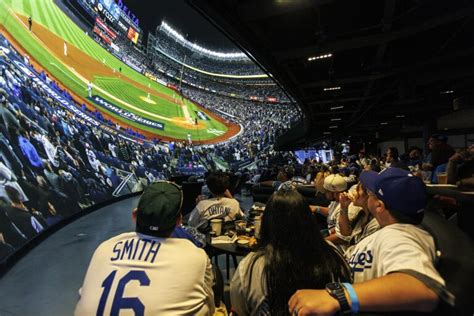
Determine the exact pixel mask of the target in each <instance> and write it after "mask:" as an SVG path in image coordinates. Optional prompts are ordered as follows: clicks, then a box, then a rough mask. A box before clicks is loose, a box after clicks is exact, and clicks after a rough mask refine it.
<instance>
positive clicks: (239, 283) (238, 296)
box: [230, 252, 268, 316]
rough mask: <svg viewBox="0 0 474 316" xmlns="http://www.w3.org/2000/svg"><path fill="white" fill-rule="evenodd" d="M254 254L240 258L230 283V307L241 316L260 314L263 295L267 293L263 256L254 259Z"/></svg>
mask: <svg viewBox="0 0 474 316" xmlns="http://www.w3.org/2000/svg"><path fill="white" fill-rule="evenodd" d="M255 256H256V253H254V252H252V253H249V254H248V255H247V256H246V257H245V258H244V259H242V261H241V262H240V263H239V265H238V266H237V269H236V270H235V274H234V277H233V278H232V282H231V283H230V300H231V303H232V308H233V310H234V311H235V312H237V314H238V315H241V316H245V315H252V316H253V315H260V312H262V309H265V307H264V305H265V297H266V296H267V295H268V293H267V290H266V289H265V286H264V284H265V282H264V278H265V275H264V274H263V270H264V267H265V257H264V256H261V257H259V258H258V259H255ZM252 263H253V267H251V264H252ZM251 268H253V269H251Z"/></svg>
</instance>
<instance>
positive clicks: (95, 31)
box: [92, 26, 112, 45]
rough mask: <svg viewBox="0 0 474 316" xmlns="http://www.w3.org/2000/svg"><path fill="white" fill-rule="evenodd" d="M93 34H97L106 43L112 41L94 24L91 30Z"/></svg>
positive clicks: (108, 43)
mask: <svg viewBox="0 0 474 316" xmlns="http://www.w3.org/2000/svg"><path fill="white" fill-rule="evenodd" d="M92 31H93V32H94V33H95V34H97V35H98V36H99V37H100V38H101V39H102V40H103V41H104V42H105V43H106V44H107V45H110V44H111V43H112V40H111V39H110V38H109V37H108V36H107V35H105V33H104V32H102V31H101V29H99V28H98V27H97V26H94V29H93V30H92Z"/></svg>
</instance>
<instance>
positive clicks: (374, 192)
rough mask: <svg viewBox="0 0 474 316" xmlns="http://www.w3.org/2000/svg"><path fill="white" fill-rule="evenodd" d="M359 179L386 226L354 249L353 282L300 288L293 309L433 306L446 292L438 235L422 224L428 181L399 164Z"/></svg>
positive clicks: (300, 311)
mask: <svg viewBox="0 0 474 316" xmlns="http://www.w3.org/2000/svg"><path fill="white" fill-rule="evenodd" d="M360 181H361V182H362V184H363V185H364V186H365V187H366V188H367V190H368V192H369V199H368V207H369V211H370V212H371V214H372V215H373V216H374V217H375V218H376V219H377V221H378V222H379V224H380V226H381V229H380V230H379V231H377V232H375V233H373V234H372V235H370V236H368V237H366V238H365V239H363V240H362V241H360V242H359V243H358V244H357V245H356V247H355V249H354V251H353V252H352V255H351V257H350V259H349V265H350V266H351V269H352V273H353V276H354V285H353V286H352V285H351V284H348V283H344V284H340V283H335V284H332V283H330V284H328V285H327V286H326V291H325V290H319V291H315V290H299V291H297V292H296V293H295V294H294V295H293V296H292V297H291V298H290V300H289V302H288V306H289V310H290V312H291V313H292V314H293V315H322V314H324V315H332V314H335V313H337V312H338V311H340V312H341V313H343V314H345V313H351V312H352V313H357V312H359V310H360V311H372V312H376V311H383V312H388V311H399V312H400V311H421V312H430V311H433V310H434V309H435V308H436V307H437V304H438V302H439V298H440V297H446V293H447V291H446V289H445V282H444V280H443V278H442V277H441V276H440V275H439V273H438V271H437V270H436V269H435V267H434V261H435V259H436V251H435V245H434V241H433V237H432V236H431V235H430V234H429V233H427V232H426V231H424V230H422V229H421V228H419V227H418V226H417V225H418V224H420V223H421V220H422V219H423V215H424V208H425V206H426V188H425V185H424V183H423V181H422V180H421V179H420V178H418V177H414V176H412V175H411V174H410V173H409V172H408V171H405V170H402V169H399V168H387V169H385V170H384V171H382V172H380V173H376V172H374V171H364V172H362V174H361V176H360Z"/></svg>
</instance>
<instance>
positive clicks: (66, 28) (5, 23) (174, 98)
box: [0, 0, 239, 143]
mask: <svg viewBox="0 0 474 316" xmlns="http://www.w3.org/2000/svg"><path fill="white" fill-rule="evenodd" d="M28 16H31V17H32V19H33V26H32V31H31V32H30V31H29V30H28V22H27V18H28ZM0 31H1V32H2V33H3V34H4V35H5V36H6V37H7V38H8V39H10V40H12V42H13V44H14V46H17V47H16V48H18V49H20V50H21V51H23V52H25V53H26V54H28V55H29V56H30V58H31V59H32V61H34V62H35V63H37V64H38V65H39V66H40V67H41V68H42V69H44V70H45V71H46V73H48V74H49V75H50V76H51V77H53V78H54V79H56V80H58V81H59V82H60V83H61V84H62V85H63V86H65V87H66V88H67V89H68V91H70V92H72V94H73V95H74V96H75V97H76V98H78V99H79V100H78V101H79V102H86V103H87V104H88V105H89V106H91V107H93V108H96V109H98V110H100V111H101V112H102V113H103V114H104V115H105V117H107V118H110V119H112V120H113V121H115V122H119V123H121V124H122V125H123V126H128V127H132V128H133V129H135V130H139V131H140V132H141V133H143V134H145V135H146V136H148V137H160V138H165V139H186V140H187V139H188V134H191V137H192V140H193V142H201V143H213V142H218V141H223V140H225V139H228V138H229V137H231V136H233V135H235V134H236V133H238V131H239V127H238V126H236V125H234V124H231V123H228V122H226V121H225V120H223V119H222V118H220V117H218V116H216V115H215V114H213V113H209V112H208V111H206V110H204V109H203V108H201V107H200V106H198V105H196V104H194V103H193V102H191V101H189V100H187V99H185V98H182V97H181V96H180V95H179V94H178V93H177V92H175V91H174V90H173V89H171V88H168V87H166V86H164V85H162V84H160V83H158V82H156V81H154V80H152V79H150V78H148V77H146V76H144V75H142V74H140V73H139V72H137V71H135V70H134V69H132V68H130V67H129V66H127V65H126V64H125V63H123V62H122V61H120V60H119V59H117V58H116V57H114V56H113V55H112V54H110V53H109V52H108V51H107V50H105V49H103V48H102V47H101V46H100V45H99V44H97V43H96V42H95V41H94V40H93V39H92V38H91V37H90V36H89V35H88V34H86V33H85V32H84V31H82V30H81V29H80V28H79V27H78V26H77V25H76V24H75V23H74V22H73V21H72V20H70V19H69V17H68V16H66V15H65V14H64V13H63V12H62V11H61V10H60V9H59V8H58V7H57V6H56V5H55V4H54V2H53V0H0ZM89 33H90V32H89ZM119 70H120V71H119ZM89 82H91V83H92V94H93V96H94V98H92V99H90V98H88V90H87V86H88V83H89ZM98 99H100V100H102V102H98V101H97V100H98ZM104 102H105V103H107V104H110V105H112V107H113V109H120V110H121V111H123V112H130V113H133V114H134V115H135V117H140V118H142V119H145V120H132V119H129V118H126V116H124V115H120V114H118V113H119V112H118V111H117V110H112V109H111V107H107V106H104ZM197 112H201V113H204V114H205V115H204V117H206V118H207V119H203V116H201V117H199V116H197ZM120 113H121V112H120ZM196 119H197V124H196ZM143 121H147V122H158V123H161V125H162V126H164V128H163V129H159V128H155V127H153V126H154V125H153V124H144V123H142V122H143Z"/></svg>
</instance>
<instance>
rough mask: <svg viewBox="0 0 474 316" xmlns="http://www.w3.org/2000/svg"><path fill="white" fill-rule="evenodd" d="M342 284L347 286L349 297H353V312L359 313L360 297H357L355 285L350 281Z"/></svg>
mask: <svg viewBox="0 0 474 316" xmlns="http://www.w3.org/2000/svg"><path fill="white" fill-rule="evenodd" d="M342 285H343V286H344V287H345V288H346V290H347V293H348V294H349V297H350V299H351V310H352V313H353V314H357V313H359V307H360V303H359V298H358V297H357V294H356V292H355V290H354V287H353V286H352V284H350V283H342Z"/></svg>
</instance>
